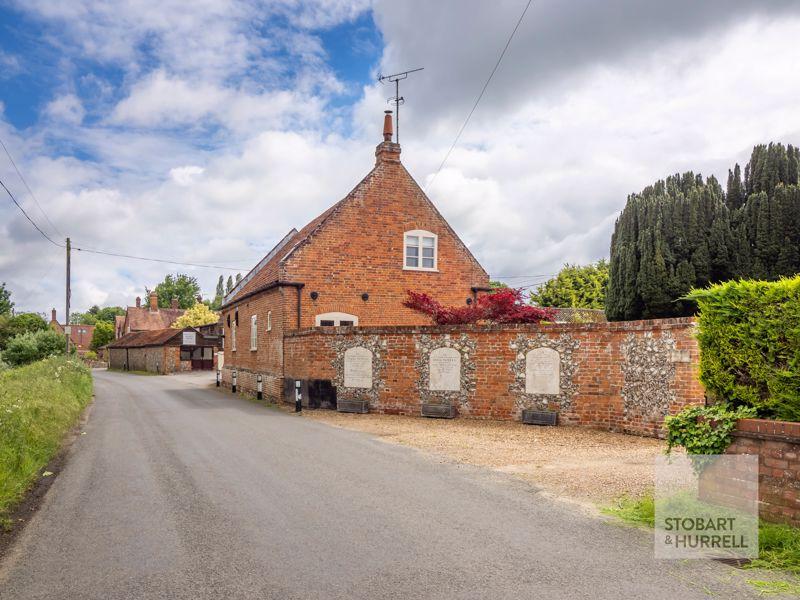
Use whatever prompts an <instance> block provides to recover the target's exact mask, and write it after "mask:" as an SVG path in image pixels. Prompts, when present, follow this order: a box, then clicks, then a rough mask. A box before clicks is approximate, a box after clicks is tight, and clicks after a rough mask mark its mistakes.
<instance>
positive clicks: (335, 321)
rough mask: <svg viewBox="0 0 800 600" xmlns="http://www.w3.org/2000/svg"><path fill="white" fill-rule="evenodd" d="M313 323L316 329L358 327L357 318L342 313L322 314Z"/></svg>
mask: <svg viewBox="0 0 800 600" xmlns="http://www.w3.org/2000/svg"><path fill="white" fill-rule="evenodd" d="M314 321H315V325H316V326H317V327H345V326H347V327H358V317H357V316H356V315H349V314H347V313H343V312H329V313H322V314H320V315H317V316H316V317H314Z"/></svg>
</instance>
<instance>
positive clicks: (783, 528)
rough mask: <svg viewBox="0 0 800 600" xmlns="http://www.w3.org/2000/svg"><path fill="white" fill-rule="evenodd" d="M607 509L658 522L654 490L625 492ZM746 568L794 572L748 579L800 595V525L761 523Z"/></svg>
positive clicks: (771, 590) (640, 521) (633, 520)
mask: <svg viewBox="0 0 800 600" xmlns="http://www.w3.org/2000/svg"><path fill="white" fill-rule="evenodd" d="M603 512H604V513H605V514H607V515H613V516H615V517H617V518H619V519H621V520H622V521H625V522H626V523H630V524H633V525H640V526H646V527H654V526H655V517H656V515H655V501H654V499H653V495H652V493H651V494H645V495H643V496H641V497H638V498H634V497H631V496H623V497H622V498H619V499H617V500H616V501H615V502H614V503H613V504H612V505H611V506H608V507H605V508H604V509H603ZM744 568H747V569H764V570H767V571H779V572H783V573H785V574H787V575H791V576H793V577H790V578H783V579H779V580H756V579H751V580H748V583H750V584H751V585H753V586H754V587H755V588H757V589H758V590H759V591H761V592H763V593H765V594H790V595H800V528H798V527H792V526H790V525H779V524H776V523H765V522H763V521H762V522H761V523H759V526H758V558H757V559H755V560H752V561H750V562H749V563H748V564H747V565H745V567H744Z"/></svg>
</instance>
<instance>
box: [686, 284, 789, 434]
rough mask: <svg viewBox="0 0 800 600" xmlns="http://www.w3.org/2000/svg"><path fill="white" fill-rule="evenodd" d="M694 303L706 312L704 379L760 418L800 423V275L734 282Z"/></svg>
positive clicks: (699, 294)
mask: <svg viewBox="0 0 800 600" xmlns="http://www.w3.org/2000/svg"><path fill="white" fill-rule="evenodd" d="M688 298H690V299H692V300H695V301H696V302H697V304H698V307H699V309H700V315H699V319H698V321H699V332H698V341H699V344H700V380H701V381H702V382H703V384H704V385H705V386H706V390H707V391H708V393H709V394H710V395H711V396H712V397H714V398H716V399H718V400H721V401H725V402H727V403H730V404H732V405H733V406H751V407H753V408H755V409H756V410H757V411H758V414H759V416H761V417H766V418H776V419H781V420H787V421H800V276H798V277H794V278H792V279H781V280H779V281H774V282H767V281H729V282H727V283H722V284H719V285H714V286H711V287H710V288H707V289H703V290H693V291H692V292H691V293H690V294H689V295H688Z"/></svg>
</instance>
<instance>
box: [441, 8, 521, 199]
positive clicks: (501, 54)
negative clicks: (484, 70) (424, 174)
mask: <svg viewBox="0 0 800 600" xmlns="http://www.w3.org/2000/svg"><path fill="white" fill-rule="evenodd" d="M532 2H533V0H528V3H527V4H526V5H525V8H524V9H523V10H522V14H521V15H520V16H519V19H517V24H516V25H514V30H513V31H512V32H511V35H510V36H508V41H507V42H506V45H505V46H504V47H503V51H502V52H501V53H500V57H499V58H498V59H497V62H496V63H495V65H494V68H493V69H492V72H491V73H489V77H488V79H486V83H484V84H483V87H482V88H481V92H480V94H478V97H477V98H476V99H475V104H473V105H472V109H471V110H470V111H469V114H468V115H467V118H466V119H465V120H464V124H463V125H461V129H459V130H458V133H457V134H456V139H454V140H453V143H452V144H451V146H450V149H449V150H448V151H447V154H445V155H444V159H443V160H442V164H440V165H439V168H438V169H436V173H434V174H433V177H432V178H431V180H430V182H429V183H428V185H426V186H425V187H426V190H428V189H430V188H431V187H432V186H433V182H434V181H436V177H437V176H438V175H439V172H440V171H441V170H442V168H444V165H445V163H446V162H447V159H448V158H450V153H451V152H453V149H454V148H455V147H456V144H458V140H459V139H460V138H461V134H462V133H464V130H465V129H466V128H467V123H469V120H470V119H471V118H472V113H474V112H475V109H476V108H478V104H480V101H481V98H483V94H484V93H485V92H486V88H488V87H489V83H490V82H491V81H492V77H494V74H495V73H496V72H497V69H498V67H499V66H500V63H501V62H502V61H503V57H504V56H505V55H506V50H508V47H509V46H510V45H511V40H513V39H514V34H516V33H517V29H519V26H520V24H521V23H522V19H524V18H525V13H527V12H528V9H529V8H530V6H531V3H532Z"/></svg>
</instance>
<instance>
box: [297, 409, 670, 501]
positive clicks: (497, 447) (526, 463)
mask: <svg viewBox="0 0 800 600" xmlns="http://www.w3.org/2000/svg"><path fill="white" fill-rule="evenodd" d="M303 415H304V416H305V417H306V418H309V419H313V420H315V421H321V422H324V423H327V424H329V425H334V426H336V427H343V428H345V429H354V430H358V431H364V432H367V433H371V434H373V435H376V436H378V437H380V438H381V439H383V440H385V441H387V442H394V443H398V444H403V445H406V446H412V447H414V448H419V449H421V450H425V451H428V452H434V453H437V454H440V455H443V456H446V457H448V458H450V459H452V460H455V461H458V462H461V463H466V464H470V465H476V466H481V467H491V468H493V469H496V470H498V471H502V472H505V473H511V474H513V475H515V476H517V477H520V478H522V479H524V480H527V481H530V482H533V483H535V484H536V485H537V486H539V487H542V488H544V489H546V490H548V491H550V492H552V493H553V494H555V495H557V496H559V497H562V498H567V499H570V500H575V501H578V502H581V503H587V504H593V505H597V504H599V505H603V504H608V503H609V502H610V501H611V500H613V499H614V498H618V497H619V496H621V495H624V494H629V495H639V494H641V493H642V492H644V491H645V490H647V489H648V488H649V487H652V485H653V461H654V459H655V457H656V456H658V455H659V454H662V453H663V452H664V441H663V440H655V439H651V438H643V437H638V436H631V435H624V434H619V433H611V432H607V431H596V430H593V429H585V428H581V427H563V426H558V427H537V426H532V425H523V424H521V423H514V422H508V421H485V420H476V419H453V420H449V419H423V418H418V417H402V416H395V415H378V414H368V415H355V414H344V413H337V412H334V411H329V410H306V411H304V412H303Z"/></svg>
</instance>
